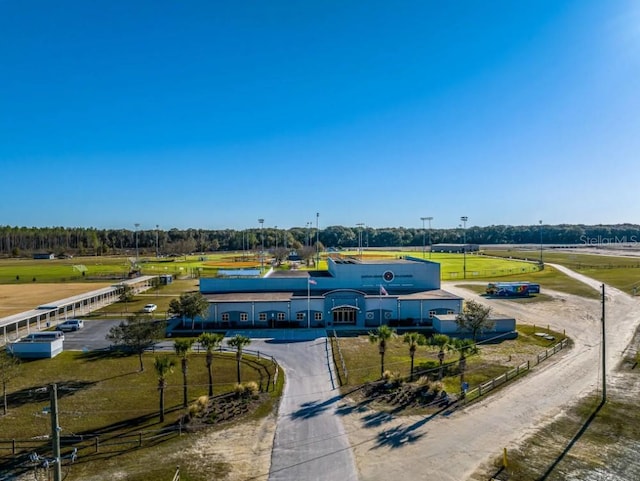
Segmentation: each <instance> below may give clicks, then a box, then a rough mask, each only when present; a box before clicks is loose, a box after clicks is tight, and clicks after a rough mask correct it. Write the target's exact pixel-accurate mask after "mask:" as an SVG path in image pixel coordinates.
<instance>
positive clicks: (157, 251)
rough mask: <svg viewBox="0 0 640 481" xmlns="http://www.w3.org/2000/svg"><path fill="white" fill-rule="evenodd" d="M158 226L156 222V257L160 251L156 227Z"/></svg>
mask: <svg viewBox="0 0 640 481" xmlns="http://www.w3.org/2000/svg"><path fill="white" fill-rule="evenodd" d="M159 228H160V226H159V225H158V224H156V259H157V258H158V255H159V254H160V251H159V250H158V246H159V244H158V229H159Z"/></svg>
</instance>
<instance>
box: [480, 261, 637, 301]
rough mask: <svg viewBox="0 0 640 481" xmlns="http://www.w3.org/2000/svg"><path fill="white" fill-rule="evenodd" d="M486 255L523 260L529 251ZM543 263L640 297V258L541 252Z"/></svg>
mask: <svg viewBox="0 0 640 481" xmlns="http://www.w3.org/2000/svg"><path fill="white" fill-rule="evenodd" d="M489 253H491V254H492V255H496V256H502V257H521V258H525V257H527V256H531V251H517V250H513V251H510V250H509V251H507V250H502V251H500V250H497V251H490V252H489ZM544 261H545V262H549V263H555V264H560V265H563V266H566V267H568V268H569V269H572V270H575V271H576V272H579V273H580V274H584V275H586V276H589V277H591V278H593V279H596V280H598V281H600V282H604V283H606V284H609V285H611V286H613V287H616V288H618V289H620V290H621V291H624V292H626V293H627V294H632V295H639V294H640V257H638V258H635V257H613V256H604V255H595V254H579V253H575V252H545V253H544ZM546 270H547V269H545V271H546ZM532 277H535V276H532ZM549 287H551V286H549Z"/></svg>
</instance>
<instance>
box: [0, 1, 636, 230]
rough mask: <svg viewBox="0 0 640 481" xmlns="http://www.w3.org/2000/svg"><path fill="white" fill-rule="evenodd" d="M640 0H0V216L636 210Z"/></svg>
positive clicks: (171, 223)
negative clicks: (0, 181) (0, 190)
mask: <svg viewBox="0 0 640 481" xmlns="http://www.w3.org/2000/svg"><path fill="white" fill-rule="evenodd" d="M639 159H640V2H638V1H635V0H626V1H624V0H623V1H595V0H593V1H591V0H565V1H563V0H518V1H514V0H509V1H489V2H487V1H482V2H481V1H456V2H449V1H442V0H437V1H427V0H422V1H397V2H389V1H388V0H385V1H377V0H367V1H347V2H345V1H320V2H306V1H276V0H272V1H251V2H249V1H237V2H235V1H231V2H222V1H201V2H195V1H193V2H189V1H185V2H177V1H174V0H171V1H163V0H148V1H120V0H109V1H106V0H104V1H98V0H96V1H86V0H82V1H66V0H61V1H57V2H52V1H50V0H24V1H13V0H0V172H1V175H2V179H3V182H2V190H3V193H2V201H1V202H0V225H20V226H68V227H73V226H81V227H98V228H131V229H132V228H133V225H134V223H140V225H141V228H143V229H144V228H153V227H154V226H155V225H156V224H159V225H160V226H161V228H164V229H169V228H172V227H177V228H187V227H194V228H207V229H222V228H234V229H242V228H248V227H257V226H258V222H257V219H258V218H260V217H262V218H264V219H265V224H264V225H265V226H274V225H277V226H279V227H281V228H288V227H293V226H304V225H305V224H306V222H308V221H313V223H314V224H315V220H316V219H315V218H316V212H319V213H320V218H319V220H320V227H323V226H328V225H346V226H353V225H355V224H356V223H359V222H363V223H365V224H367V225H368V226H373V227H386V226H390V227H396V226H405V227H419V226H421V224H422V223H421V221H420V217H423V216H433V217H434V220H433V223H432V225H433V227H434V228H438V227H455V226H457V225H458V224H460V220H459V219H460V216H462V215H466V216H468V217H469V222H468V224H467V225H468V226H471V225H491V224H517V225H521V224H537V223H538V220H543V222H544V223H545V224H557V223H587V224H592V223H593V224H595V223H621V222H632V223H639V222H640V215H639V213H638V209H639V206H640V188H639V185H638V184H639V181H640V162H639Z"/></svg>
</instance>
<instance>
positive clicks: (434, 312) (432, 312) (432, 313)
mask: <svg viewBox="0 0 640 481" xmlns="http://www.w3.org/2000/svg"><path fill="white" fill-rule="evenodd" d="M435 315H436V311H429V319H433V316H435Z"/></svg>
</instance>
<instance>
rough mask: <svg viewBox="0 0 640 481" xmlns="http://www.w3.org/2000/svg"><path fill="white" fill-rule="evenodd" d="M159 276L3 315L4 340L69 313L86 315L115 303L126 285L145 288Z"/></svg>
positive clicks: (52, 323)
mask: <svg viewBox="0 0 640 481" xmlns="http://www.w3.org/2000/svg"><path fill="white" fill-rule="evenodd" d="M154 277H156V276H142V277H136V278H135V279H127V280H125V281H122V282H119V283H118V284H114V285H113V286H111V287H103V288H102V289H97V290H95V291H90V292H86V293H84V294H78V295H77V296H72V297H67V298H66V299H60V300H59V301H54V302H48V303H46V304H42V305H40V306H38V307H36V308H35V309H31V310H29V311H25V312H20V313H18V314H13V315H11V316H7V317H3V318H1V319H0V330H1V338H0V340H2V341H3V342H4V343H7V342H9V341H13V340H17V339H19V338H20V337H21V335H20V333H21V330H26V333H27V334H29V333H30V332H31V331H40V330H43V329H47V328H49V327H53V326H56V325H57V324H58V323H60V322H63V321H64V320H65V319H67V318H69V317H76V316H83V315H86V314H89V313H90V312H92V311H95V310H97V309H100V308H102V307H104V306H108V305H109V304H113V303H114V302H117V301H118V300H119V299H120V295H121V294H122V291H123V289H124V286H125V285H129V286H131V287H132V288H133V289H134V292H141V291H145V290H147V289H149V288H150V287H151V280H152V279H153V278H154Z"/></svg>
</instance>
